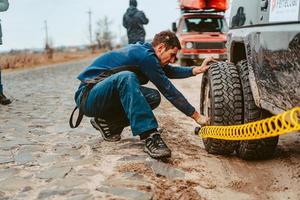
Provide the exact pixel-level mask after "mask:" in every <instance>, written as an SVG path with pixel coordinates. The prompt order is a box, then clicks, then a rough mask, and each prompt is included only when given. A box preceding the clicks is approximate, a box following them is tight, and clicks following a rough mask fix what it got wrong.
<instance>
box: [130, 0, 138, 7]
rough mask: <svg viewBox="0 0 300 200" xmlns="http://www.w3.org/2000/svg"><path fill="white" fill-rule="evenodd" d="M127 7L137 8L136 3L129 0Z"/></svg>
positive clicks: (134, 0) (133, 0)
mask: <svg viewBox="0 0 300 200" xmlns="http://www.w3.org/2000/svg"><path fill="white" fill-rule="evenodd" d="M129 6H133V7H137V1H136V0H130V1H129Z"/></svg>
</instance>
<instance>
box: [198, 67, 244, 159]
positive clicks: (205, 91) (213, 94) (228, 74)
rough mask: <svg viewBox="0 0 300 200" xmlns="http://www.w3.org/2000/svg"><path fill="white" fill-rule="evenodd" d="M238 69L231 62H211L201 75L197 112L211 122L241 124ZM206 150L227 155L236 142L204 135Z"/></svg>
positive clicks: (232, 149)
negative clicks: (206, 70)
mask: <svg viewBox="0 0 300 200" xmlns="http://www.w3.org/2000/svg"><path fill="white" fill-rule="evenodd" d="M241 87H242V86H241V83H240V78H239V74H238V71H237V69H236V67H235V66H234V65H233V64H229V63H226V62H218V63H214V64H212V65H211V66H210V69H209V70H208V72H207V73H205V74H204V75H203V78H202V84H201V96H200V112H201V113H202V114H204V115H207V116H209V117H210V121H211V125H233V124H241V123H242V112H243V108H242V107H243V105H242V101H243V99H242V89H241ZM203 143H204V146H205V149H206V151H207V152H208V153H212V154H221V155H229V154H231V153H233V152H234V150H236V148H237V147H238V144H239V141H229V140H221V139H213V138H203Z"/></svg>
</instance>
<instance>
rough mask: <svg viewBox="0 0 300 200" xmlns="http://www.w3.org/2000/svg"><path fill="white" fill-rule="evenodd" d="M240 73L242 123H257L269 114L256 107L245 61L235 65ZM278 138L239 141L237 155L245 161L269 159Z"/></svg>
mask: <svg viewBox="0 0 300 200" xmlns="http://www.w3.org/2000/svg"><path fill="white" fill-rule="evenodd" d="M237 67H238V69H239V71H240V76H241V82H242V88H243V100H244V120H243V123H248V122H253V121H258V120H261V119H264V118H267V117H270V116H271V114H270V113H269V112H267V111H266V110H263V109H261V108H259V107H257V106H256V104H255V101H254V98H253V94H252V91H251V87H250V81H249V68H248V62H247V60H242V61H240V62H239V63H238V64H237ZM278 138H279V137H278V136H276V137H270V138H265V139H260V140H243V141H240V144H239V147H238V148H237V154H238V156H239V157H240V158H242V159H245V160H258V159H267V158H270V157H271V156H272V155H273V154H274V152H275V149H276V146H277V143H278Z"/></svg>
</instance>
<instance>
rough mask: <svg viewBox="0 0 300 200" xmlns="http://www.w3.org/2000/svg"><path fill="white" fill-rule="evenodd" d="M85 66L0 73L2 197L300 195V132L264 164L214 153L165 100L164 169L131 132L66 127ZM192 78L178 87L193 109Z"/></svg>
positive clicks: (85, 122) (161, 112) (195, 96)
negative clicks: (4, 102)
mask: <svg viewBox="0 0 300 200" xmlns="http://www.w3.org/2000/svg"><path fill="white" fill-rule="evenodd" d="M88 63H90V60H86V61H77V62H73V63H67V64H61V65H56V66H50V67H43V68H36V69H28V70H23V71H14V72H10V73H5V74H4V76H3V79H4V83H5V90H6V93H7V94H8V95H9V96H11V97H12V98H13V100H14V101H13V103H12V104H11V105H9V106H0V199H73V200H81V199H82V200H84V199H139V200H143V199H145V200H146V199H288V198H290V199H299V197H300V193H299V187H300V181H299V179H300V165H299V159H300V153H299V141H298V139H299V136H300V135H299V134H294V135H292V136H287V137H284V138H283V139H282V140H281V143H280V145H279V151H278V152H277V153H276V157H275V158H274V160H271V161H265V162H261V163H258V162H254V163H249V162H245V161H241V160H240V159H237V158H235V157H222V156H213V155H209V154H207V153H206V151H205V150H204V147H203V143H202V142H201V140H200V139H199V138H198V137H196V136H194V135H193V134H191V133H192V131H193V127H194V124H193V122H192V120H191V119H188V118H187V117H186V116H184V115H183V114H181V113H180V112H179V111H178V110H176V109H174V108H173V107H172V105H171V104H170V103H168V102H166V101H165V100H163V101H162V105H161V106H160V107H159V108H158V109H157V110H155V114H156V116H157V118H158V120H159V122H160V124H161V126H162V128H163V129H164V134H163V137H164V138H165V140H166V141H167V143H168V145H169V146H170V148H171V149H172V158H171V159H170V160H169V161H168V162H167V163H164V162H158V161H155V160H153V159H150V158H149V157H148V156H147V155H146V154H145V153H144V152H143V151H142V148H143V144H142V143H141V142H140V141H139V140H138V139H137V138H134V137H132V136H131V132H130V129H129V128H126V129H125V131H124V132H123V134H122V140H121V141H120V142H117V143H109V142H105V141H103V139H102V138H101V136H100V134H99V133H98V132H97V131H96V130H94V129H93V128H92V126H91V125H90V124H89V119H88V118H84V119H83V122H82V124H81V125H80V127H79V128H78V129H75V130H72V129H70V128H69V126H68V119H69V115H70V113H71V111H72V109H73V107H74V101H73V93H74V90H75V89H76V87H77V85H78V81H77V80H76V79H75V77H76V75H77V74H78V73H79V72H80V71H81V70H82V69H83V67H84V66H86V65H88ZM199 80H200V79H194V80H193V82H191V81H189V80H188V81H180V84H178V85H179V89H180V90H181V91H183V93H184V94H185V95H186V97H187V98H188V99H189V100H190V101H191V102H192V103H193V104H194V105H195V106H197V105H196V103H197V102H198V97H199V95H198V92H199V91H198V87H197V84H199V83H200V82H199ZM192 86H193V87H192ZM286 146H289V147H286ZM279 169H280V170H279Z"/></svg>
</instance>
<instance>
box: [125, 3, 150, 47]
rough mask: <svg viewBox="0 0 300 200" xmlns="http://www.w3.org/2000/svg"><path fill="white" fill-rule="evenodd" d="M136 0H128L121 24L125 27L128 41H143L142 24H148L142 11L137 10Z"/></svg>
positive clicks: (133, 42)
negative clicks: (127, 6)
mask: <svg viewBox="0 0 300 200" xmlns="http://www.w3.org/2000/svg"><path fill="white" fill-rule="evenodd" d="M136 7H137V1H136V0H130V1H129V8H128V9H127V11H126V13H125V14H124V16H123V26H124V27H125V28H126V29H127V36H128V43H129V44H135V43H136V42H143V43H144V42H145V35H146V32H145V29H144V27H143V25H144V24H148V22H149V20H148V19H147V17H146V16H145V14H144V12H143V11H140V10H138V9H137V8H136Z"/></svg>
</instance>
